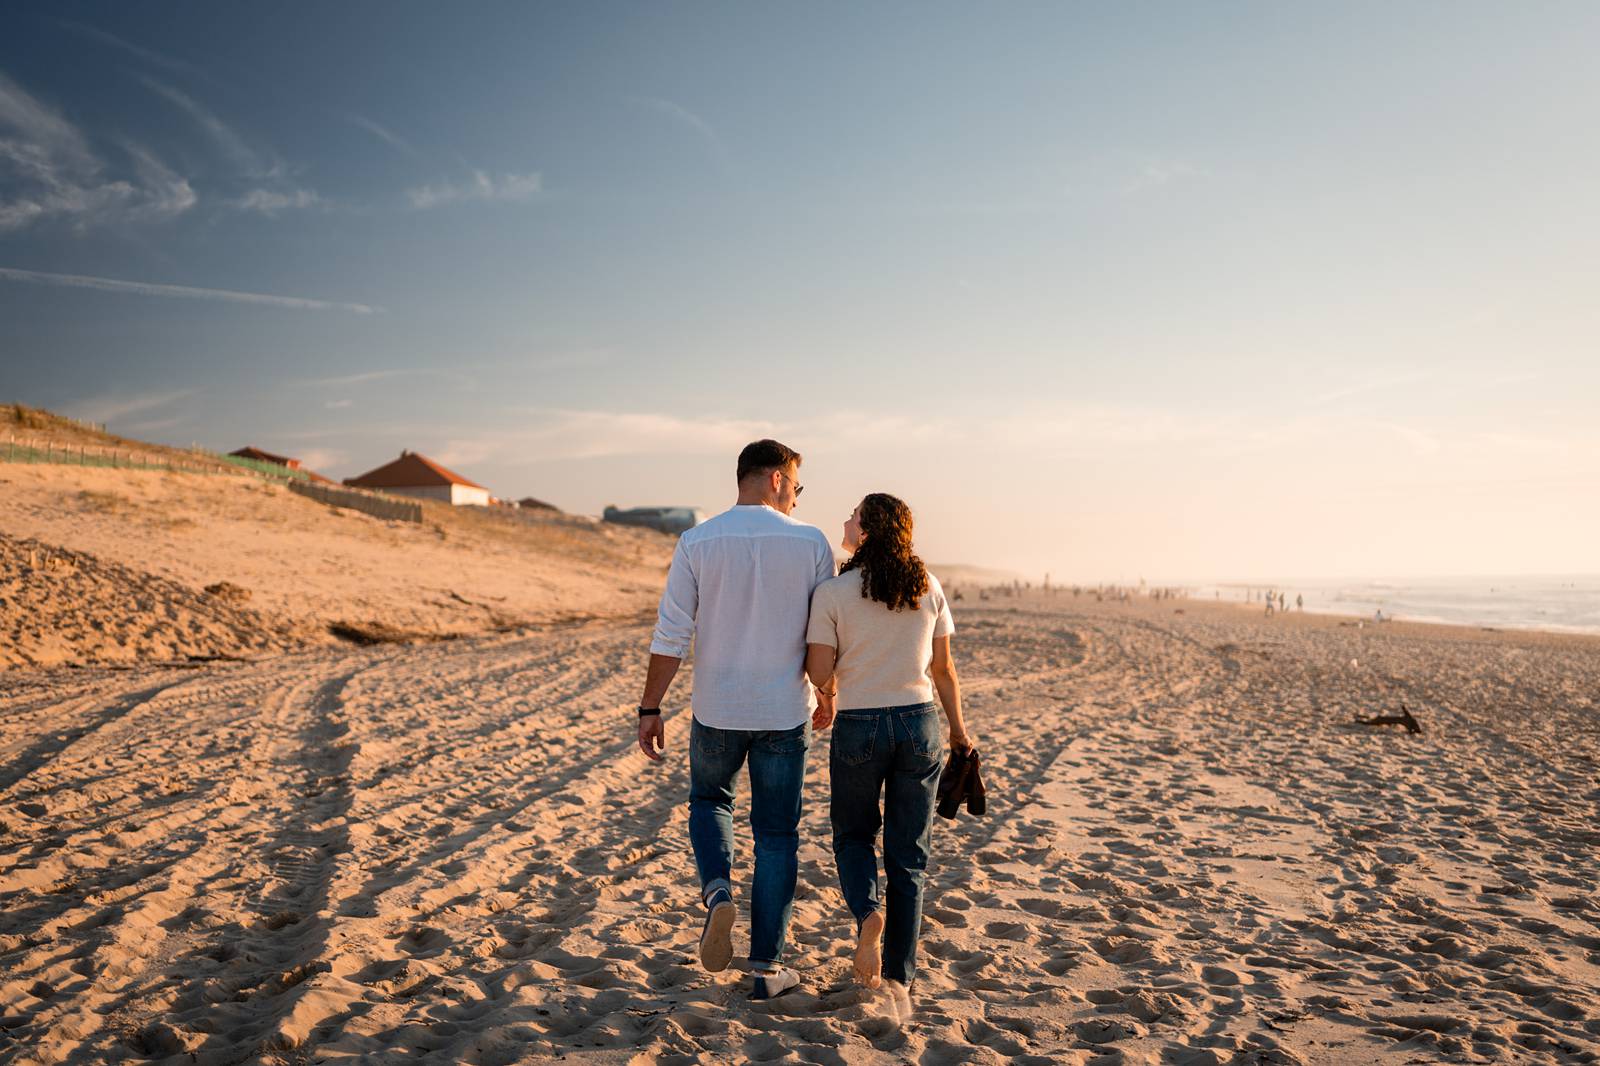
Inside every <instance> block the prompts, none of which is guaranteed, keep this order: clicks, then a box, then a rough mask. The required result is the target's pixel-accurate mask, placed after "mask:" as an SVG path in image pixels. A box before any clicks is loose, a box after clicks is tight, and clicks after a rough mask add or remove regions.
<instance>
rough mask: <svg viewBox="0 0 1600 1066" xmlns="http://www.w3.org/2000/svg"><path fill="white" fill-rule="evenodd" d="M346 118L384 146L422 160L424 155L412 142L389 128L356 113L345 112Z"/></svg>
mask: <svg viewBox="0 0 1600 1066" xmlns="http://www.w3.org/2000/svg"><path fill="white" fill-rule="evenodd" d="M344 117H345V119H346V120H347V121H349V122H353V123H355V124H356V125H357V126H359V127H361V128H362V129H364V130H366V131H367V132H368V133H370V134H372V135H373V136H374V137H376V138H378V140H380V141H382V142H383V143H384V144H387V145H388V146H389V147H391V148H393V149H395V150H396V151H399V152H403V153H405V154H406V155H408V156H410V157H411V158H413V159H419V158H421V155H422V153H420V152H418V151H417V149H416V147H415V146H413V145H412V143H411V142H410V141H408V140H406V139H405V138H404V137H402V136H400V135H399V134H398V133H395V132H394V131H393V130H391V129H389V128H388V127H387V126H380V125H378V123H376V122H374V121H372V120H371V119H370V118H367V117H366V116H365V115H358V114H356V113H355V112H354V111H346V112H344Z"/></svg>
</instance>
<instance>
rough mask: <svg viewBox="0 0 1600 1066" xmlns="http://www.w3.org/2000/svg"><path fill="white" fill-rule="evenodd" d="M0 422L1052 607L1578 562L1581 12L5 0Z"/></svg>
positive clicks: (1588, 334)
mask: <svg viewBox="0 0 1600 1066" xmlns="http://www.w3.org/2000/svg"><path fill="white" fill-rule="evenodd" d="M0 24H3V26H4V32H3V33H0V320H3V322H4V325H3V327H0V400H10V399H16V400H21V401H23V402H28V403H33V404H38V405H41V406H47V407H51V408H53V409H57V410H62V411H65V412H68V413H74V414H78V415H81V416H85V417H90V418H95V419H96V420H100V421H105V422H108V423H109V424H110V425H111V428H112V429H114V430H118V431H121V432H125V433H128V434H130V435H135V436H143V437H147V438H151V439H158V440H163V441H168V442H173V443H188V442H190V441H198V442H200V443H202V444H204V445H207V446H210V447H215V448H222V449H226V448H231V447H233V446H236V445H238V444H241V443H244V442H246V441H248V442H251V443H255V444H257V445H259V446H262V447H267V448H271V449H274V450H279V451H285V452H289V453H291V454H297V455H300V456H303V457H305V458H306V459H308V460H309V461H311V462H313V463H315V464H317V465H319V466H321V467H322V468H324V469H325V470H326V472H328V473H330V474H333V475H336V476H348V475H351V474H355V473H358V472H360V471H362V470H364V469H367V468H370V467H372V466H375V465H377V464H378V463H380V462H383V461H385V460H387V459H388V458H391V457H392V456H393V455H394V454H395V453H396V452H398V450H399V449H400V448H402V447H409V448H414V449H417V450H420V451H423V452H424V453H426V454H429V455H432V456H434V457H435V458H438V459H440V460H441V461H444V462H446V463H449V464H452V465H455V466H456V467H458V468H459V469H461V470H462V471H463V472H464V473H467V474H468V475H469V476H472V477H474V478H475V479H477V480H479V481H482V482H483V483H485V484H487V485H489V486H490V487H491V488H492V489H494V490H495V491H497V492H500V493H501V494H503V495H508V496H520V495H524V494H530V493H531V494H534V495H538V496H541V497H543V498H547V499H551V500H553V501H555V502H557V503H559V504H561V505H563V506H565V507H568V508H570V509H574V510H580V511H590V512H593V511H597V510H598V509H599V508H600V507H601V506H603V505H604V504H606V503H612V502H615V503H619V504H624V505H626V504H642V503H687V504H698V505H700V506H705V507H708V508H713V509H714V508H718V507H720V506H722V505H724V504H725V503H727V502H728V501H729V497H730V495H731V493H730V487H729V482H730V481H731V476H730V474H729V468H730V467H731V465H732V456H733V455H734V453H736V452H737V450H738V447H739V445H740V444H742V443H743V442H744V441H745V440H747V439H749V438H751V437H753V436H759V435H764V434H768V433H772V434H776V435H779V436H781V437H782V438H783V439H785V440H787V441H789V442H790V443H792V444H794V445H795V446H796V447H798V448H800V449H801V451H803V452H805V453H806V455H807V457H808V458H807V464H806V477H805V479H804V480H805V481H806V483H807V485H808V492H807V496H806V498H805V506H804V507H802V512H801V513H802V515H803V516H806V517H810V518H811V519H812V520H814V521H817V522H818V524H820V525H823V526H824V528H826V529H827V530H828V531H829V532H830V533H832V532H834V526H836V525H837V524H838V523H837V519H840V518H842V517H843V515H844V514H845V513H847V512H848V510H849V508H850V506H851V505H852V504H853V503H854V501H855V499H857V498H859V496H860V495H861V494H862V493H864V492H867V491H874V490H886V491H893V492H898V493H899V494H901V495H903V496H905V497H906V498H907V499H908V500H909V501H910V502H911V503H912V505H913V507H914V508H915V509H916V510H917V513H918V515H919V520H920V522H921V527H920V528H921V532H920V534H919V543H920V544H921V545H922V547H923V550H924V552H925V553H926V554H928V555H929V556H931V557H934V558H937V559H943V560H947V561H956V560H960V561H968V562H981V563H990V564H993V565H999V566H1011V567H1017V568H1021V569H1024V570H1026V571H1027V572H1029V573H1033V574H1038V573H1042V572H1043V571H1045V570H1051V571H1053V572H1054V573H1055V574H1056V575H1057V576H1058V578H1059V577H1062V576H1069V577H1078V578H1090V579H1093V578H1116V577H1132V576H1137V575H1140V574H1144V575H1146V576H1151V577H1160V578H1195V579H1199V578H1210V577H1234V576H1239V577H1251V576H1260V577H1272V576H1282V575H1348V574H1383V575H1395V574H1427V573H1472V572H1482V573H1512V572H1566V571H1580V570H1593V569H1595V564H1594V555H1593V549H1592V545H1593V544H1594V543H1597V542H1600V503H1597V502H1596V500H1597V499H1600V493H1597V492H1596V491H1595V489H1596V484H1597V478H1600V436H1597V430H1596V428H1595V427H1596V423H1597V420H1596V418H1595V410H1594V408H1595V401H1596V399H1597V398H1600V370H1597V366H1600V361H1597V360H1596V358H1595V341H1596V339H1597V337H1600V322H1597V318H1600V305H1597V304H1596V302H1595V301H1594V299H1593V296H1592V291H1593V279H1594V277H1595V273H1596V268H1597V266H1600V216H1597V214H1596V213H1595V212H1594V211H1593V210H1592V209H1590V206H1589V202H1590V200H1591V199H1592V190H1593V188H1595V186H1596V181H1597V179H1600V149H1597V148H1596V147H1595V145H1594V142H1593V138H1592V136H1590V133H1591V131H1592V130H1593V128H1594V126H1595V119H1596V117H1597V115H1596V112H1597V111H1600V74H1597V73H1596V71H1595V65H1594V64H1593V63H1592V62H1591V58H1592V55H1593V54H1594V51H1595V47H1596V45H1597V44H1600V8H1596V7H1594V6H1593V5H1590V4H1561V3H1551V4H1541V5H1538V6H1537V7H1527V6H1523V5H1504V4H1472V3H1442V2H1441V3H1428V4H1409V3H1398V4H1397V3H1382V4H1338V5H1331V4H1330V5H1323V6H1322V7H1320V8H1314V7H1311V6H1309V5H1282V4H1267V3H1260V4H1238V3H1229V4H1209V5H1201V4H1188V3H1183V4H1141V5H1089V4H1011V5H976V4H972V5H940V4H932V5H929V4H915V5H909V4H879V5H860V6H857V5H842V4H841V5H823V6H814V5H787V6H780V5H731V4H729V5H713V4H695V5H686V4H637V5H620V4H602V5H593V4H566V5H541V6H535V5H527V4H515V5H512V4H507V5H490V4H474V5H449V6H446V5H434V6H423V5H389V4H381V5H380V4H359V3H357V4H341V5H308V4H289V5H258V6H249V7H247V6H243V5H182V6H170V7H160V6H156V5H121V4H48V5H27V4H22V5H8V7H7V9H6V11H5V13H4V14H3V15H0Z"/></svg>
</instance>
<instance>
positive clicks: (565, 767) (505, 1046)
mask: <svg viewBox="0 0 1600 1066" xmlns="http://www.w3.org/2000/svg"><path fill="white" fill-rule="evenodd" d="M7 473H9V471H7ZM338 521H344V519H338ZM956 623H957V626H958V632H957V635H956V637H955V650H956V654H957V659H958V663H959V665H960V667H961V669H962V674H963V680H964V684H965V689H966V692H967V696H968V705H969V711H968V716H969V721H970V723H971V728H972V730H973V733H974V735H975V736H976V738H977V739H978V741H979V743H980V745H981V747H982V749H983V751H984V754H985V766H986V775H987V779H988V783H989V790H990V803H989V813H988V814H987V816H985V817H983V818H978V819H974V818H972V817H970V816H968V815H967V814H966V813H965V812H963V813H962V814H961V815H960V817H958V818H957V819H956V820H955V821H953V822H944V821H939V822H938V824H937V825H936V827H935V832H934V853H935V854H934V864H933V867H932V869H931V871H930V875H929V883H928V893H927V917H926V921H925V924H924V929H923V939H922V956H921V971H920V974H921V976H920V977H919V980H918V982H917V984H916V988H915V996H916V1004H915V1013H914V1016H913V1017H912V1018H911V1020H910V1021H909V1022H907V1023H906V1024H897V1023H896V1021H895V1019H894V1016H893V1014H892V1012H891V1008H890V1005H889V1004H888V1002H887V1001H886V1000H884V999H883V998H882V997H881V996H878V995H875V994H869V993H864V992H862V991H860V990H858V989H857V988H856V987H854V986H853V985H852V984H851V982H850V980H849V973H850V952H851V948H852V938H851V922H850V920H849V917H848V915H847V913H846V911H845V909H844V907H843V904H842V902H841V900H840V897H839V893H838V890H837V888H836V887H835V879H834V873H833V862H832V857H831V854H830V851H829V836H828V825H827V805H826V796H827V752H828V735H827V734H826V733H824V734H822V735H821V736H820V737H819V738H818V740H817V743H816V744H815V745H814V746H813V750H812V755H811V766H810V771H809V776H808V802H807V807H806V815H805V819H804V822H803V826H802V847H801V855H800V857H801V867H800V889H799V896H798V899H797V901H796V904H795V909H794V920H793V926H792V931H791V942H792V946H791V953H790V960H791V962H792V964H793V965H794V966H796V967H797V968H798V969H799V970H800V971H801V973H802V975H803V979H804V981H803V985H802V987H801V988H800V989H798V990H796V991H795V992H793V993H790V994H789V995H787V996H784V997H782V998H779V999H777V1000H774V1001H771V1002H769V1003H765V1004H756V1003H752V1002H749V1001H748V1000H747V999H746V998H745V994H744V984H743V983H742V980H741V978H742V975H741V974H740V973H739V972H737V970H729V971H727V972H725V973H723V974H720V975H707V974H705V973H703V972H701V971H700V970H699V969H698V967H697V965H696V964H695V961H694V959H695V942H696V937H697V934H698V926H699V916H698V913H697V911H696V907H695V895H696V893H695V885H694V874H693V864H692V861H691V859H690V857H689V852H688V843H687V837H686V832H685V818H686V809H685V794H686V788H687V770H688V765H687V759H686V755H685V751H684V740H685V737H686V735H687V727H688V715H687V712H686V711H685V710H683V707H682V705H683V702H684V698H685V696H686V694H687V693H688V691H689V684H688V682H690V681H691V680H692V677H691V676H689V675H685V676H682V677H681V678H680V682H679V684H678V686H677V687H676V688H675V689H674V693H673V697H672V698H671V699H669V701H668V707H669V708H670V713H669V714H668V716H667V720H666V729H667V738H668V761H667V762H666V763H665V765H661V766H656V765H652V764H649V763H647V761H646V760H645V759H644V757H643V756H642V755H640V754H639V753H638V752H637V750H636V748H635V744H634V739H633V732H634V720H633V711H632V707H633V703H634V701H635V699H636V697H637V692H638V686H639V684H640V679H641V676H642V671H643V663H644V659H645V653H646V647H647V639H648V623H646V622H641V621H637V620H632V621H630V620H590V621H585V622H580V623H576V624H546V625H542V626H536V627H532V628H524V629H521V630H518V631H516V632H508V633H501V634H492V635H488V636H482V637H474V638H466V639H460V640H456V641H452V642H448V643H432V644H420V645H388V646H380V647H371V648H350V647H345V646H326V647H313V648H310V649H309V650H301V651H296V652H292V653H288V654H279V655H276V656H275V657H271V658H265V659H263V660H262V661H259V662H242V663H220V664H207V665H204V666H203V667H200V668H197V669H182V670H179V669H174V668H171V667H150V666H139V667H136V668H133V669H121V670H109V669H102V668H92V667H91V668H80V669H55V670H42V669H31V670H26V671H13V672H11V673H7V674H0V730H3V732H0V905H3V908H4V910H3V915H0V974H3V977H0V1061H8V1062H16V1063H47V1062H62V1061H71V1062H104V1061H153V1062H171V1063H190V1062H197V1063H240V1062H281V1063H302V1062H397V1063H398V1062H419V1061H425V1062H435V1063H454V1062H466V1063H479V1064H502V1063H514V1062H543V1061H549V1060H552V1059H558V1058H565V1060H566V1061H571V1062H591V1063H628V1064H644V1063H679V1062H695V1061H700V1062H744V1061H765V1062H780V1061H787V1062H801V1061H806V1062H825V1063H827V1062H832V1063H841V1062H842V1063H855V1062H886V1063H887V1062H905V1061H914V1062H922V1063H954V1062H1006V1061H1016V1062H1034V1063H1046V1062H1049V1063H1062V1062H1065V1063H1090V1062H1094V1063H1108V1064H1109V1063H1143V1062H1149V1063H1182V1064H1202V1063H1224V1062H1268V1063H1270V1062H1304V1063H1369V1062H1392V1063H1411V1062H1432V1061H1454V1062H1530V1063H1531V1062H1540V1063H1543V1062H1593V1061H1596V1060H1597V1059H1600V905H1597V903H1596V899H1595V886H1596V883H1597V879H1600V858H1597V855H1600V782H1597V776H1600V775H1597V774H1596V766H1595V760H1596V757H1597V753H1600V705H1597V704H1596V698H1597V694H1600V642H1597V641H1595V640H1585V639H1580V638H1559V637H1547V636H1540V635H1536V634H1504V633H1484V632H1479V631H1474V630H1465V629H1463V630H1450V629H1443V628H1437V627H1425V626H1401V625H1385V626H1376V627H1375V626H1370V625H1369V626H1364V627H1360V628H1357V627H1356V626H1355V625H1354V624H1353V623H1350V622H1346V621H1342V620H1340V619H1334V618H1312V617H1303V616H1293V617H1289V618H1278V619H1263V618H1261V617H1260V616H1258V615H1256V614H1254V613H1253V612H1248V611H1245V610H1243V609H1235V608H1228V607H1224V606H1212V605H1209V604H1199V603H1186V602H1183V601H1177V602H1174V601H1165V602H1151V601H1145V600H1136V601H1134V602H1133V603H1131V604H1128V605H1113V604H1097V603H1094V602H1092V601H1090V600H1089V599H1088V598H1084V599H1082V600H1075V599H1073V598H1072V597H1071V596H1070V595H1060V596H1057V597H1054V598H1049V599H1047V598H1043V597H1040V596H1038V595H1037V594H1035V595H1034V596H1032V597H1026V598H1022V599H998V600H991V601H989V602H986V603H982V604H979V603H975V602H974V601H973V598H970V597H969V598H968V599H966V600H964V601H963V602H961V603H959V604H957V605H956ZM1402 700H1403V701H1404V702H1405V703H1406V705H1407V706H1408V707H1410V708H1411V709H1412V710H1413V711H1414V712H1415V714H1416V715H1417V717H1418V719H1419V720H1420V721H1421V723H1422V725H1423V728H1424V732H1423V733H1422V735H1420V736H1410V735H1407V734H1406V733H1405V732H1403V731H1402V730H1399V729H1397V728H1394V727H1387V728H1384V727H1361V726H1355V725H1352V724H1351V723H1352V721H1353V719H1355V718H1356V717H1357V716H1362V715H1369V714H1376V713H1383V712H1390V711H1397V710H1398V709H1399V704H1400V702H1401V701H1402ZM741 804H742V800H741ZM740 809H741V812H742V811H743V810H744V808H743V807H742V806H741V808H740ZM739 837H740V851H741V856H740V858H741V866H740V874H741V875H742V877H743V878H744V881H745V883H746V884H747V883H748V875H749V866H748V862H749V851H748V836H747V833H746V831H745V830H744V829H743V828H742V827H741V829H740V831H739ZM742 902H744V900H743V899H741V903H742ZM745 943H746V942H745V940H744V927H743V918H741V925H740V928H739V930H738V931H737V932H736V940H735V947H736V951H739V952H741V953H742V951H743V950H744V948H745Z"/></svg>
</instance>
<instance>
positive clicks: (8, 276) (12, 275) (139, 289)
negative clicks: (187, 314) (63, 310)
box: [0, 267, 383, 315]
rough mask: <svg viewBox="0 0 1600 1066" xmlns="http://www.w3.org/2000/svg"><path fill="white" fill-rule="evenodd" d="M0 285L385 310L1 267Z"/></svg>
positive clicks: (357, 310) (365, 312) (296, 307)
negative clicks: (15, 283) (23, 283)
mask: <svg viewBox="0 0 1600 1066" xmlns="http://www.w3.org/2000/svg"><path fill="white" fill-rule="evenodd" d="M0 281H26V282H33V283H35V284H39V285H63V286H66V287H68V288H74V289H95V290H98V291H100V292H122V293H129V294H131V295H134V296H167V297H175V298H177V299H184V300H220V301H222V302H224V303H241V304H259V305H262V306H266V307H286V308H292V309H294V310H298V311H351V312H354V313H355V314H358V315H370V314H376V313H379V312H381V311H382V310H383V308H381V307H372V306H369V305H367V304H354V303H339V302H336V301H333V300H312V299H308V298H306V297H302V296H275V295H272V294H269V293H261V292H238V291H235V290H233V289H201V288H195V287H193V286H189V285H159V284H155V283H153V282H148V281H120V280H118V279H115V278H97V277H90V276H88V275H84V274H50V273H46V272H45V271H42V270H18V269H15V268H12V267H0Z"/></svg>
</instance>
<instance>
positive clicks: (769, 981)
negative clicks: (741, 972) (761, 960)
mask: <svg viewBox="0 0 1600 1066" xmlns="http://www.w3.org/2000/svg"><path fill="white" fill-rule="evenodd" d="M751 981H752V983H753V987H752V988H751V990H750V998H751V999H771V998H772V997H773V996H781V995H783V994H784V993H785V992H787V991H789V990H790V989H791V988H794V987H796V986H797V985H799V984H800V975H799V974H797V973H795V972H794V971H793V970H786V969H784V968H783V967H781V966H778V967H774V968H772V969H770V970H757V971H755V973H753V974H752V975H751Z"/></svg>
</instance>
